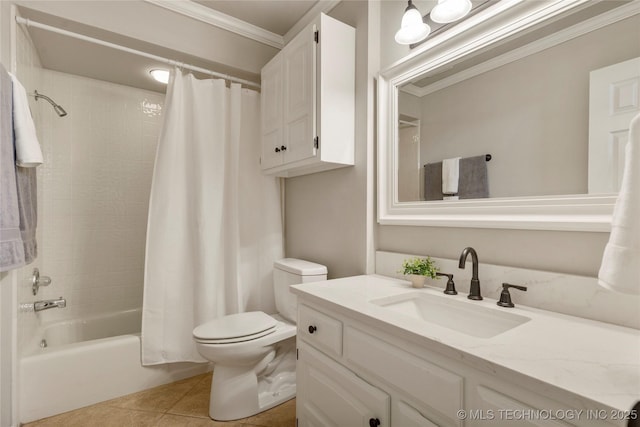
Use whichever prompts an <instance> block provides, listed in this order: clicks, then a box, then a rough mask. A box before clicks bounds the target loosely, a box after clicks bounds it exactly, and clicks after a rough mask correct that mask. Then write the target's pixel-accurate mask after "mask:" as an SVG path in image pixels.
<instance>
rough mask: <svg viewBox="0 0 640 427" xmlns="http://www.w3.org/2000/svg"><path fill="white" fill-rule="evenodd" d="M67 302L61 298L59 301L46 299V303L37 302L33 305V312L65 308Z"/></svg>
mask: <svg viewBox="0 0 640 427" xmlns="http://www.w3.org/2000/svg"><path fill="white" fill-rule="evenodd" d="M66 306H67V300H66V299H64V298H62V297H60V298H58V299H46V300H44V301H36V302H34V303H33V311H43V310H49V309H50V308H56V307H57V308H65V307H66Z"/></svg>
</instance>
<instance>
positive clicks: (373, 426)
mask: <svg viewBox="0 0 640 427" xmlns="http://www.w3.org/2000/svg"><path fill="white" fill-rule="evenodd" d="M379 425H380V420H379V419H377V418H369V427H378V426H379Z"/></svg>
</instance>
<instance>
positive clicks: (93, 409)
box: [24, 405, 162, 427]
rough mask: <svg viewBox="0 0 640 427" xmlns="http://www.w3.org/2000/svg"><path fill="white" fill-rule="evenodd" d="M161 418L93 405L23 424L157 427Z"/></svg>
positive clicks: (37, 426)
mask: <svg viewBox="0 0 640 427" xmlns="http://www.w3.org/2000/svg"><path fill="white" fill-rule="evenodd" d="M161 417H162V414H160V413H154V412H146V411H136V410H131V409H120V408H109V407H106V406H96V405H94V406H89V407H87V408H82V409H77V410H75V411H71V412H66V413H64V414H60V415H56V416H54V417H50V418H45V419H43V420H39V421H36V422H33V423H29V424H25V425H24V427H88V426H91V427H147V426H148V427H151V426H155V425H157V423H158V422H159V421H160V418H161Z"/></svg>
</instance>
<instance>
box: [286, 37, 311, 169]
mask: <svg viewBox="0 0 640 427" xmlns="http://www.w3.org/2000/svg"><path fill="white" fill-rule="evenodd" d="M315 28H316V26H315V25H314V26H311V27H309V28H307V29H305V30H303V31H302V32H301V33H300V34H298V35H297V36H296V37H295V38H294V39H293V40H292V41H291V42H290V43H289V44H288V45H287V46H285V48H284V49H283V51H282V56H283V72H284V83H283V85H284V90H283V94H284V141H285V143H284V151H283V156H284V163H292V162H296V161H299V160H303V159H307V158H309V157H313V156H314V155H315V149H314V145H313V143H314V141H313V139H314V137H315V136H316V134H315V127H316V125H315V124H316V105H315V98H316V88H315V84H316V79H315V77H316V76H315V74H316V42H315V40H314V32H315Z"/></svg>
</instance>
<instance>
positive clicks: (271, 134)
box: [261, 56, 284, 169]
mask: <svg viewBox="0 0 640 427" xmlns="http://www.w3.org/2000/svg"><path fill="white" fill-rule="evenodd" d="M261 98H262V169H268V168H272V167H274V166H279V165H280V164H281V163H282V153H281V151H280V146H281V145H283V144H284V140H283V134H282V59H281V58H280V57H279V56H277V57H275V58H274V59H273V60H272V61H271V62H269V63H268V64H267V65H265V67H264V68H263V69H262V97H261ZM276 148H277V150H276Z"/></svg>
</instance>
